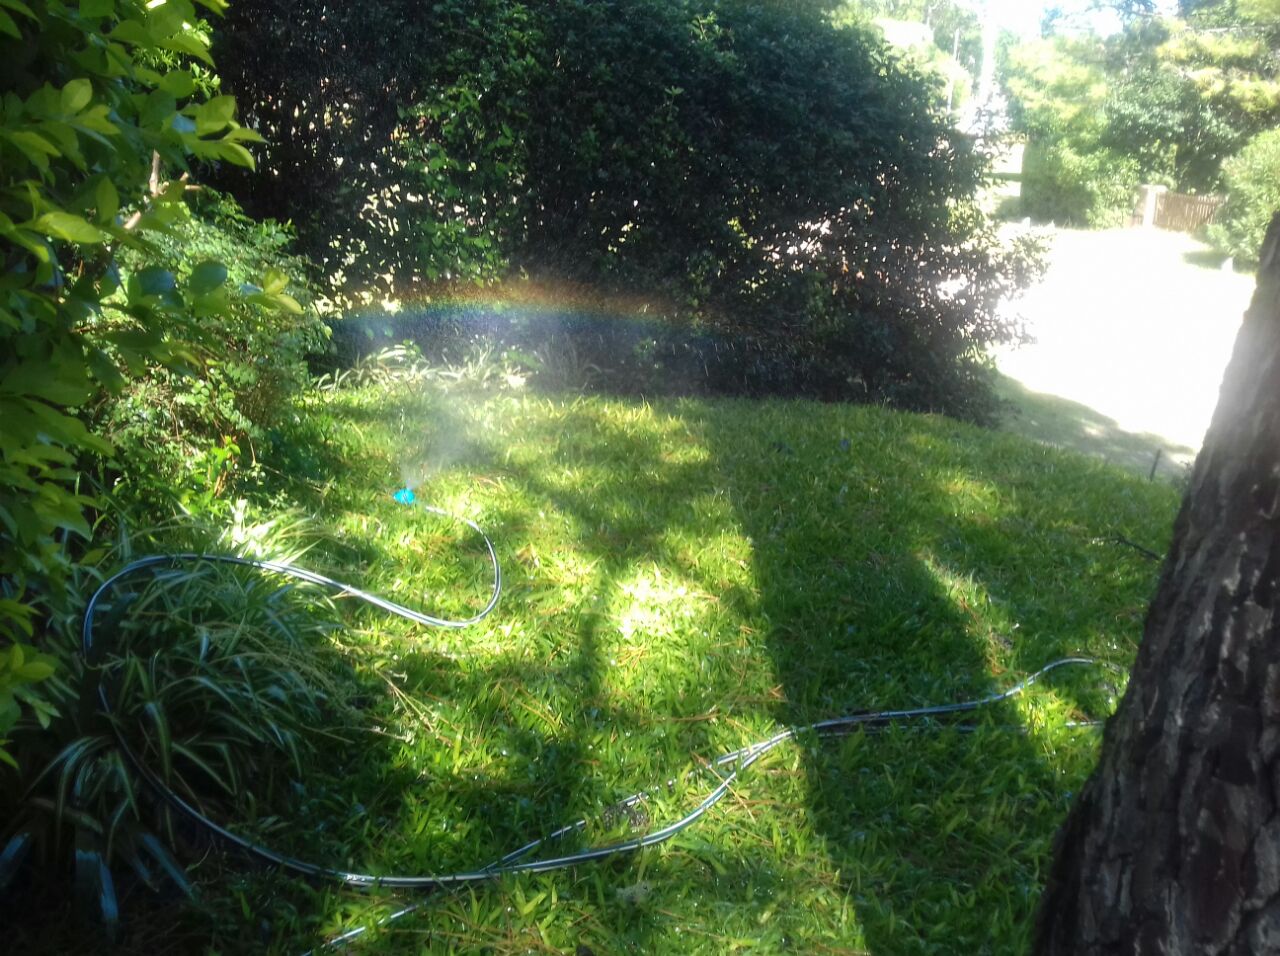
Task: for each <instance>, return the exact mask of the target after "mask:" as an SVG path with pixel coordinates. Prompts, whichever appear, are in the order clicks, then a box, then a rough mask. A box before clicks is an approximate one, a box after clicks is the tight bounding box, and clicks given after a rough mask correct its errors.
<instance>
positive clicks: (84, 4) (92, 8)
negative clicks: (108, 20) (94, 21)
mask: <svg viewBox="0 0 1280 956" xmlns="http://www.w3.org/2000/svg"><path fill="white" fill-rule="evenodd" d="M115 12H116V0H80V16H82V17H109V16H112V15H113V14H114V13H115Z"/></svg>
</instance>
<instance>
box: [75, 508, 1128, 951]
mask: <svg viewBox="0 0 1280 956" xmlns="http://www.w3.org/2000/svg"><path fill="white" fill-rule="evenodd" d="M394 497H395V499H396V501H398V502H400V503H402V504H406V505H413V504H416V502H415V499H414V495H413V492H412V491H411V490H409V489H407V488H405V489H401V490H400V491H398V492H397V493H396V494H395V496H394ZM418 506H419V507H421V508H423V509H424V510H426V511H428V512H431V513H432V514H438V515H441V516H444V517H447V518H451V519H454V520H457V521H461V522H462V523H464V524H466V525H467V526H468V527H470V528H471V529H472V530H474V531H475V532H476V533H477V534H478V535H479V536H480V537H481V539H482V540H483V541H484V545H485V549H486V550H487V552H488V556H489V562H490V564H491V566H492V568H493V586H492V592H491V594H490V597H489V601H488V603H487V604H486V605H485V606H484V608H483V609H482V610H480V611H479V612H477V613H476V614H474V615H472V616H471V617H469V618H465V619H459V620H454V619H449V618H441V617H435V616H433V615H430V614H424V613H422V612H421V611H416V610H414V609H412V608H408V607H405V606H404V605H402V604H397V603H396V602H394V601H389V600H387V599H386V598H383V597H380V596H378V595H376V594H372V593H370V592H368V591H363V590H361V589H359V588H356V587H352V586H351V585H349V584H345V583H343V582H341V581H335V580H334V579H332V578H329V577H326V576H324V575H322V574H317V573H316V572H314V571H308V570H306V569H305V568H300V567H296V566H294V565H292V564H285V563H282V562H277V561H266V560H259V559H255V558H243V557H237V556H233V555H221V554H202V553H198V552H183V553H177V554H167V555H152V556H149V557H144V558H139V559H137V560H135V561H132V562H130V563H129V564H127V565H125V567H123V568H121V569H120V570H119V571H117V572H116V573H115V574H113V575H112V576H111V577H109V578H107V580H106V581H104V582H103V583H102V585H101V586H99V587H98V589H97V590H96V591H95V592H94V594H93V596H92V597H91V598H90V599H89V603H88V605H87V606H86V608H85V613H84V622H83V627H82V631H81V643H82V652H83V654H84V658H85V660H86V661H91V660H92V659H93V655H94V651H95V645H94V617H95V614H96V613H97V609H98V605H99V603H100V601H101V599H102V597H103V595H105V594H106V593H107V592H108V591H109V590H110V589H111V588H112V587H113V586H114V585H115V584H116V583H117V582H119V581H121V580H122V579H125V578H128V577H131V576H133V575H136V574H138V573H140V572H143V571H148V570H153V569H155V568H159V567H165V566H172V565H175V564H190V563H217V564H230V565H237V566H239V567H245V568H253V569H256V570H260V571H269V572H272V573H274V574H280V575H283V576H285V577H288V578H293V579H296V580H299V581H305V582H307V583H309V584H314V585H317V586H319V587H323V588H326V589H328V590H330V591H332V592H334V593H335V594H336V595H337V596H338V597H350V598H355V599H356V600H359V601H363V602H364V603H366V604H370V605H372V606H374V607H376V608H379V609H380V610H383V611H386V612H387V613H389V614H394V615H396V616H398V617H402V618H404V619H406V620H409V621H413V622H414V623H417V624H424V625H427V626H429V627H442V628H463V627H467V626H469V625H472V624H475V623H478V622H479V621H481V620H483V619H484V618H486V617H487V616H488V615H489V614H490V613H491V612H492V611H493V609H494V608H495V607H496V606H497V604H498V599H499V598H500V597H501V594H502V569H501V566H500V564H499V562H498V556H497V552H496V551H495V549H494V546H493V542H492V540H490V538H489V536H488V535H487V534H485V532H484V530H483V529H482V528H481V527H480V526H479V525H478V524H476V523H475V522H474V521H471V520H469V519H467V518H462V517H459V516H457V515H452V514H449V513H448V512H446V511H443V510H442V509H439V508H435V507H431V506H429V505H418ZM1071 666H1095V667H1097V666H1101V667H1107V668H1110V669H1112V670H1119V668H1116V667H1115V665H1112V664H1109V663H1107V662H1104V661H1099V660H1096V659H1094V658H1089V657H1067V658H1062V659H1060V660H1056V661H1053V662H1052V663H1050V664H1046V665H1045V666H1044V667H1042V668H1040V669H1039V670H1038V671H1036V672H1035V673H1033V674H1031V675H1029V676H1027V677H1026V678H1024V679H1023V680H1021V681H1019V682H1018V683H1016V684H1014V685H1013V686H1011V687H1009V688H1008V689H1007V690H1003V691H1001V692H999V693H995V694H990V695H988V696H986V697H980V698H976V699H974V700H967V701H961V702H958V703H952V704H937V705H932V706H927V707H914V708H907V709H901V710H881V711H868V712H863V713H856V714H849V715H846V716H843V717H835V718H831V719H828V720H820V721H817V722H815V723H811V724H806V725H804V726H794V727H787V728H785V729H783V730H780V731H779V732H778V733H776V734H774V735H773V736H771V737H768V738H766V739H764V740H760V741H757V742H755V743H751V744H748V745H747V746H744V747H741V748H739V749H737V750H733V751H730V752H728V753H725V754H722V755H721V756H719V757H717V758H715V759H714V760H712V761H711V763H710V764H709V766H710V768H711V769H712V770H713V772H714V773H715V775H716V777H717V779H718V782H717V784H716V785H715V786H714V787H713V788H712V789H711V790H710V791H708V792H707V793H706V795H705V796H703V797H702V799H701V800H700V801H699V802H698V804H697V805H696V806H694V807H693V809H691V810H689V811H688V812H687V813H686V814H685V815H684V816H682V817H680V818H679V819H678V820H675V821H674V822H672V823H668V824H666V825H665V826H662V827H659V828H657V829H653V830H650V831H648V832H646V833H644V834H641V835H640V836H636V837H634V838H632V839H627V840H622V841H618V842H614V843H609V844H606V845H603V846H597V847H588V848H586V849H582V850H577V851H574V852H570V853H564V854H561V855H558V856H551V857H547V858H542V859H533V860H530V859H527V858H528V857H529V855H530V854H532V853H533V852H534V851H536V850H538V849H540V848H542V847H544V846H547V845H548V844H551V843H554V842H555V841H557V840H559V839H562V838H563V837H565V836H567V835H569V834H573V833H576V832H580V831H582V830H584V829H585V828H586V827H587V821H586V820H578V821H577V822H575V823H571V824H568V825H567V826H562V827H560V828H559V829H557V830H555V831H553V832H551V833H550V834H548V835H547V836H544V837H540V838H538V839H536V840H532V841H530V842H529V843H526V844H525V845H524V846H521V847H519V848H518V849H516V850H513V851H512V852H510V853H508V854H507V855H506V856H504V857H502V858H501V859H499V860H496V861H494V862H492V863H490V864H488V865H487V866H483V867H479V868H477V869H473V870H465V871H462V872H457V873H433V874H373V873H354V872H349V871H346V870H339V869H334V868H332V867H327V866H323V865H320V864H316V863H311V862H308V861H306V860H301V859H298V858H296V857H292V856H288V855H286V854H283V853H280V852H277V851H275V850H273V849H271V848H270V847H267V846H264V845H263V844H261V843H258V842H256V841H254V840H250V839H248V838H246V837H243V836H240V835H238V834H236V833H233V832H232V831H230V830H228V829H227V828H226V827H225V826H223V825H221V824H219V823H217V822H216V821H214V820H212V819H210V818H209V817H208V816H206V815H205V814H204V813H202V812H201V811H200V810H198V809H197V808H196V807H194V806H192V805H191V804H190V803H188V802H187V801H186V800H185V799H183V797H182V796H180V795H179V794H178V793H176V792H175V791H174V790H173V788H172V787H170V786H169V785H168V784H166V783H165V782H164V781H163V780H162V779H160V777H159V776H158V775H157V774H156V773H155V772H154V771H152V770H151V769H150V768H149V767H147V765H146V763H145V762H144V761H143V760H141V759H140V758H139V756H138V755H137V754H136V753H135V752H134V750H133V748H132V747H131V746H130V745H129V743H128V741H127V740H126V739H125V735H124V733H123V731H122V729H121V728H120V726H118V721H115V720H111V721H110V723H111V725H112V728H113V730H114V733H115V737H116V742H117V744H118V745H119V747H120V750H121V752H122V753H123V754H124V756H125V758H126V759H127V760H128V761H129V762H130V764H131V765H132V766H133V767H134V768H135V769H136V771H137V772H138V774H139V775H140V776H141V777H142V778H143V779H144V780H145V781H146V782H147V784H148V785H149V786H150V787H151V788H152V789H153V790H154V791H155V792H156V793H157V794H158V795H159V796H160V797H161V798H162V799H163V800H164V801H165V802H167V803H168V804H169V805H170V806H172V807H173V808H174V809H175V810H177V811H178V812H179V813H181V814H182V815H184V816H185V817H187V818H188V819H189V820H190V821H191V822H193V823H195V824H196V825H197V826H198V827H199V828H201V829H203V830H204V831H206V832H207V833H209V834H211V835H213V836H215V837H217V838H218V839H219V840H221V841H223V842H225V843H227V844H229V845H231V846H234V847H236V848H238V849H240V850H242V851H244V852H245V853H247V854H249V855H250V856H252V857H256V858H257V859H259V860H262V861H264V862H266V863H269V864H272V865H274V866H279V867H281V868H283V869H285V870H290V871H292V872H294V873H297V874H300V875H302V876H306V877H310V878H315V879H325V880H333V881H337V882H339V883H341V884H344V885H346V886H350V887H358V888H375V887H385V888H395V889H433V888H439V887H444V886H450V885H457V884H462V883H469V882H476V881H481V880H492V879H494V878H495V877H497V876H500V875H503V874H508V873H545V872H547V871H550V870H558V869H562V868H564V867H569V866H574V865H577V864H580V863H588V862H591V861H594V860H602V859H605V858H606V857H611V856H615V855H618V854H622V853H631V852H634V851H636V850H640V849H643V848H644V847H649V846H654V845H656V844H659V843H663V842H665V841H667V840H670V839H671V838H672V837H674V836H675V835H676V834H678V833H680V832H681V831H682V830H685V829H686V828H688V827H690V826H692V825H693V824H694V823H695V822H697V821H698V820H699V819H700V818H701V817H703V816H704V815H705V814H706V813H707V812H708V811H709V810H710V809H711V808H712V807H714V806H715V805H716V804H717V803H719V802H720V800H721V799H723V798H724V796H725V795H726V794H727V793H728V792H729V790H730V788H731V787H732V786H733V784H734V782H735V781H736V780H737V779H738V776H739V775H740V774H741V773H742V772H743V771H745V770H746V769H747V768H749V767H750V766H751V765H752V764H754V763H755V762H756V761H757V760H759V759H761V758H762V757H764V756H765V755H766V754H768V753H769V752H770V751H772V750H774V749H775V748H777V747H779V746H781V745H782V744H784V743H788V742H790V741H794V740H796V739H797V738H799V737H801V736H802V735H809V734H812V735H815V736H818V737H833V736H843V735H847V734H849V733H852V732H853V731H855V730H857V729H859V728H862V729H870V730H878V729H883V728H884V727H887V726H889V725H891V724H895V723H902V722H906V721H912V720H920V719H927V718H937V717H947V716H953V715H956V714H965V713H971V712H973V711H977V710H980V709H983V708H986V707H990V706H992V705H994V704H998V703H1000V702H1001V701H1006V700H1009V699H1011V698H1013V697H1016V696H1017V695H1019V694H1021V693H1022V692H1023V691H1025V690H1026V689H1027V688H1028V687H1030V686H1031V685H1032V684H1034V683H1035V682H1036V681H1038V680H1040V679H1041V678H1043V677H1045V676H1046V675H1047V674H1049V673H1051V672H1053V671H1055V670H1058V669H1059V668H1065V667H1071ZM98 701H99V705H100V707H101V709H102V712H103V713H104V714H105V715H106V716H108V717H111V716H112V715H113V714H114V712H115V711H114V708H113V705H112V701H111V698H110V695H109V693H108V691H107V688H106V684H105V682H102V683H99V685H98ZM1093 723H1096V721H1087V722H1082V723H1081V724H1078V725H1080V726H1084V725H1089V724H1093ZM673 782H674V781H673ZM648 796H649V794H648V792H647V791H640V792H638V793H635V794H632V795H631V796H629V797H627V798H626V799H624V800H621V801H619V802H618V803H617V804H616V805H615V806H616V808H620V809H625V808H630V807H634V806H636V805H638V804H640V803H643V802H644V801H645V800H646V799H647V798H648ZM416 908H417V906H410V907H408V908H406V909H403V910H401V911H399V912H397V913H394V914H392V915H391V916H389V917H385V918H384V919H383V920H381V921H380V923H386V922H389V921H390V920H392V919H398V918H399V917H401V916H404V915H407V914H408V913H410V912H412V911H413V910H415V909H416ZM364 931H365V928H363V927H362V928H357V929H355V930H352V931H351V932H349V933H347V934H344V935H343V936H340V937H338V938H336V939H333V940H330V941H329V943H327V944H326V945H334V944H337V943H341V942H344V941H347V940H349V939H352V938H354V937H355V936H358V935H360V934H361V933H363V932H364Z"/></svg>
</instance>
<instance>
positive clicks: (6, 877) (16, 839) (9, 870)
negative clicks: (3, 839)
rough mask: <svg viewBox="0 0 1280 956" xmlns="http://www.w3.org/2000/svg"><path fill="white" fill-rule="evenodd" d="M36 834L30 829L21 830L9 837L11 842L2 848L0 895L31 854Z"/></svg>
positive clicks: (0, 853)
mask: <svg viewBox="0 0 1280 956" xmlns="http://www.w3.org/2000/svg"><path fill="white" fill-rule="evenodd" d="M34 842H35V835H34V834H33V833H32V832H31V831H30V830H21V831H19V832H18V833H15V834H14V835H13V836H11V837H10V838H9V842H8V843H6V844H5V845H4V849H3V850H0V896H2V895H3V894H4V892H5V890H7V889H8V888H9V886H10V884H12V883H13V881H14V880H15V879H16V878H17V876H18V873H19V872H20V871H21V870H22V864H23V863H25V862H26V861H27V857H28V856H30V855H31V846H32V844H33V843H34Z"/></svg>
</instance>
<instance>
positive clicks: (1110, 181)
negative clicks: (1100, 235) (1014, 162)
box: [1022, 143, 1142, 229]
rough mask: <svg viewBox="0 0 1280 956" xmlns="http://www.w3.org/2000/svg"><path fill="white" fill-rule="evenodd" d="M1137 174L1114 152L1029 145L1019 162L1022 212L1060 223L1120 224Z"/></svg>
mask: <svg viewBox="0 0 1280 956" xmlns="http://www.w3.org/2000/svg"><path fill="white" fill-rule="evenodd" d="M1141 178H1142V177H1141V175H1140V172H1139V166H1138V164H1137V163H1136V162H1134V161H1133V160H1132V159H1130V158H1129V157H1127V156H1124V155H1122V154H1119V153H1113V152H1109V151H1106V150H1101V149H1099V150H1094V151H1089V152H1084V153H1080V152H1077V151H1076V150H1075V149H1074V148H1073V147H1072V146H1071V145H1070V144H1068V143H1059V144H1056V145H1042V144H1040V143H1029V144H1028V145H1027V149H1026V152H1025V153H1024V155H1023V161H1022V211H1023V213H1024V214H1025V215H1028V216H1031V217H1032V218H1033V219H1035V220H1036V221H1038V222H1056V223H1058V224H1059V225H1063V226H1089V227H1092V228H1095V229H1104V228H1108V227H1111V226H1119V225H1123V224H1124V222H1125V219H1126V217H1127V216H1128V214H1129V212H1130V211H1131V210H1132V208H1133V197H1134V195H1135V193H1136V191H1137V187H1138V185H1139V183H1140V181H1141Z"/></svg>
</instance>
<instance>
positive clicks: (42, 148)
mask: <svg viewBox="0 0 1280 956" xmlns="http://www.w3.org/2000/svg"><path fill="white" fill-rule="evenodd" d="M0 136H4V137H5V139H7V140H9V142H11V143H13V145H14V146H16V147H18V149H20V150H21V151H22V154H23V155H24V156H26V157H27V159H29V160H30V161H31V165H33V166H35V167H36V169H38V170H40V172H42V173H44V172H48V170H49V157H50V156H59V155H61V153H59V152H58V147H56V146H54V145H53V144H52V143H50V142H49V141H48V140H47V139H45V138H44V137H43V136H39V135H37V134H35V133H32V132H31V131H29V130H24V129H20V130H16V131H15V132H12V133H10V132H6V131H0Z"/></svg>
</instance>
